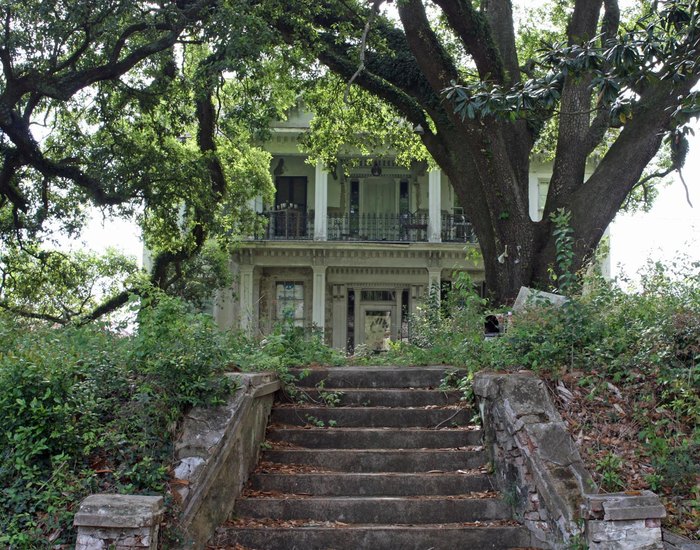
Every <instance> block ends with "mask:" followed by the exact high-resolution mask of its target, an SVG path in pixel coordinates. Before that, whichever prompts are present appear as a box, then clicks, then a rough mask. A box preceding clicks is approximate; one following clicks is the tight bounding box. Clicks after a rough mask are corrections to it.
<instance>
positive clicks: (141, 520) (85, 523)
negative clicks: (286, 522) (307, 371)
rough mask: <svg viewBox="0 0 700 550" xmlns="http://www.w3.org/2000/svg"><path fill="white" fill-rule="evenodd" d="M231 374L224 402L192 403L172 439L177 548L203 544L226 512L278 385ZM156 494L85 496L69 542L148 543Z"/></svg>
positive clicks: (254, 454) (156, 518) (84, 545)
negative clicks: (232, 389)
mask: <svg viewBox="0 0 700 550" xmlns="http://www.w3.org/2000/svg"><path fill="white" fill-rule="evenodd" d="M231 376H234V377H235V378H236V379H237V381H238V384H239V386H240V389H239V390H237V391H236V393H235V394H234V395H233V396H232V397H231V399H230V400H229V401H228V403H227V404H226V405H222V406H220V407H210V408H204V407H201V408H195V409H193V410H192V411H191V412H190V414H188V415H187V416H186V417H185V419H184V422H183V430H182V435H181V437H180V439H179V441H178V442H177V444H176V461H175V465H174V466H175V471H174V477H175V480H174V483H173V485H174V486H175V487H177V489H176V493H177V494H176V498H179V500H180V503H181V506H182V510H183V512H182V514H181V516H180V522H179V524H178V525H176V528H177V529H179V531H180V532H181V533H182V537H183V538H182V548H203V547H204V545H205V543H206V541H207V540H208V539H209V537H210V536H211V535H212V533H213V532H214V529H215V528H216V527H217V526H218V525H219V524H220V523H222V522H223V521H224V520H225V519H226V517H227V516H228V514H229V513H230V512H231V510H232V508H233V505H234V502H235V499H236V497H237V496H238V495H239V494H240V492H241V489H242V487H243V484H244V483H245V481H246V480H247V479H248V475H249V473H250V471H251V470H252V469H253V468H254V467H255V464H256V463H257V460H258V455H259V452H260V444H261V443H262V441H263V440H264V438H265V428H266V426H267V421H268V418H269V416H270V410H271V408H272V401H273V394H274V392H275V391H277V390H278V389H279V388H280V382H279V380H278V379H277V376H276V375H275V374H271V373H255V374H236V375H231ZM153 499H157V502H156V501H154V500H153ZM162 500H163V499H162V497H150V496H140V495H127V496H125V495H91V496H90V497H87V498H86V499H85V500H84V501H83V502H82V503H81V504H80V509H79V511H78V513H77V514H76V519H75V522H74V524H75V526H76V528H77V529H78V545H77V546H76V548H78V550H103V549H105V550H106V549H107V548H116V549H117V550H127V549H137V548H148V549H151V548H153V549H155V548H156V545H157V538H158V537H157V535H158V525H159V523H160V518H161V516H162V513H163V510H162Z"/></svg>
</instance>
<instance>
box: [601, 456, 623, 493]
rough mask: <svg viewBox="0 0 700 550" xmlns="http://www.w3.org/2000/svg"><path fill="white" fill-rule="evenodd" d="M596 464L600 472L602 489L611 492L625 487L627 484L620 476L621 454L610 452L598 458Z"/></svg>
mask: <svg viewBox="0 0 700 550" xmlns="http://www.w3.org/2000/svg"><path fill="white" fill-rule="evenodd" d="M596 466H597V469H598V472H599V473H600V480H601V489H603V490H604V491H607V492H609V493H614V492H616V491H620V490H622V489H624V487H625V484H624V481H623V480H622V477H621V476H620V473H621V472H622V460H621V459H620V457H619V456H617V455H615V454H613V453H611V452H608V453H607V454H606V455H605V456H603V457H602V458H601V459H599V460H598V462H597V464H596Z"/></svg>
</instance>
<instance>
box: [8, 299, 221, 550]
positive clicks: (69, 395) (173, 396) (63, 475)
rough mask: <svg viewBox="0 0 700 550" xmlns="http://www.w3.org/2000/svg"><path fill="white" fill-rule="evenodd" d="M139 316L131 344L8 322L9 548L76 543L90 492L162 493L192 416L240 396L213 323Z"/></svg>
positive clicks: (173, 315)
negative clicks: (79, 513)
mask: <svg viewBox="0 0 700 550" xmlns="http://www.w3.org/2000/svg"><path fill="white" fill-rule="evenodd" d="M142 305H143V306H146V307H143V308H142V309H141V310H140V314H139V329H138V331H137V332H136V333H135V334H134V335H132V336H120V335H117V334H114V333H112V332H109V331H108V330H106V329H105V328H104V327H102V326H100V325H90V326H83V327H66V328H55V327H50V326H44V325H38V324H27V323H22V322H19V321H17V320H14V319H11V318H8V317H6V316H0V387H1V388H2V392H1V393H0V422H1V423H2V431H0V487H2V489H0V500H1V502H0V545H3V546H8V547H14V548H27V547H31V548H41V547H46V548H50V547H53V546H55V545H57V544H70V543H71V542H72V541H73V535H72V531H71V529H70V525H71V521H72V515H73V512H74V510H73V508H74V506H75V504H76V503H77V502H79V501H80V499H81V498H82V497H83V496H85V495H86V494H88V493H90V492H94V491H102V492H127V493H131V492H143V493H154V492H155V493H159V492H162V491H163V489H164V486H165V483H166V482H167V480H168V467H169V462H170V460H171V457H172V441H173V437H174V435H175V433H176V431H177V425H178V421H179V419H180V418H181V416H182V414H183V412H184V411H186V410H187V409H188V408H189V407H191V406H194V405H205V404H214V403H218V402H221V400H222V399H223V398H224V397H225V396H226V395H227V394H229V393H230V392H231V391H232V384H231V383H230V382H229V381H228V379H227V378H226V377H223V376H221V375H220V372H221V371H222V370H223V368H224V367H225V366H226V359H227V357H228V355H229V349H228V347H227V346H228V341H227V340H226V339H225V338H224V336H223V335H221V334H220V333H219V332H218V331H217V330H216V329H215V327H214V324H213V321H212V320H211V318H210V317H208V316H205V315H201V314H197V313H194V312H193V311H191V310H190V309H189V306H187V305H186V304H185V303H184V302H182V301H180V300H178V299H175V298H172V297H168V296H163V295H159V294H155V295H152V296H151V297H149V298H147V299H146V302H145V303H143V304H142Z"/></svg>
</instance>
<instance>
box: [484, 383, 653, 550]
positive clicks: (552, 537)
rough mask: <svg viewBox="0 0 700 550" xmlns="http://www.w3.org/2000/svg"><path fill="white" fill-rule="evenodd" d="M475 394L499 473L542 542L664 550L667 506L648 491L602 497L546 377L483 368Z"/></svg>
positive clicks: (593, 549) (597, 549)
mask: <svg viewBox="0 0 700 550" xmlns="http://www.w3.org/2000/svg"><path fill="white" fill-rule="evenodd" d="M474 393H475V394H476V396H477V398H478V399H479V409H480V412H481V416H482V420H483V423H484V444H485V445H486V448H487V449H488V451H489V453H490V456H491V463H492V465H493V469H494V474H495V477H496V479H497V481H498V484H499V485H500V487H499V488H500V490H501V491H502V492H503V493H504V495H505V498H506V499H507V500H508V501H509V502H510V503H511V504H512V506H513V509H514V513H515V516H516V518H517V519H520V520H521V521H523V523H524V524H525V525H526V526H527V527H528V528H529V529H530V531H531V532H532V533H533V535H534V536H535V537H536V538H537V540H539V541H540V542H541V543H542V544H543V545H544V546H546V547H550V548H554V549H559V548H561V549H564V548H570V547H572V546H573V545H574V544H575V543H581V544H587V545H588V547H589V548H590V550H652V549H659V550H660V549H661V548H662V541H661V528H660V527H661V526H660V521H661V518H662V517H663V516H664V515H665V510H664V508H663V506H662V505H661V503H660V501H659V499H658V497H657V496H656V495H654V493H652V492H650V491H641V492H640V491H635V492H628V493H616V494H607V495H599V494H597V488H596V486H595V484H594V483H593V480H592V478H591V476H590V474H589V473H588V471H587V470H586V468H585V467H584V464H583V461H582V460H581V456H580V454H579V452H578V449H577V448H576V445H575V443H574V442H573V440H572V439H571V437H570V436H569V434H568V431H567V428H566V424H565V423H564V422H563V420H562V418H561V416H560V415H559V413H558V412H557V410H556V409H555V407H554V405H553V404H552V401H551V399H550V398H549V395H548V393H547V388H546V386H545V385H544V383H543V382H542V381H541V380H539V379H538V378H537V377H535V376H534V375H533V374H532V373H529V372H527V373H518V374H497V373H489V372H480V373H478V374H476V376H475V377H474Z"/></svg>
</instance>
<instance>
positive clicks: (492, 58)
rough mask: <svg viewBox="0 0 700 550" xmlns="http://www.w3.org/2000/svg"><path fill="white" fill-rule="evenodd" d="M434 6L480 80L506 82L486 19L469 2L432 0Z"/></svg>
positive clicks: (501, 62)
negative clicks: (460, 44)
mask: <svg viewBox="0 0 700 550" xmlns="http://www.w3.org/2000/svg"><path fill="white" fill-rule="evenodd" d="M435 3H436V4H437V5H438V6H440V7H441V8H442V11H443V12H444V13H445V16H446V17H447V22H448V23H449V25H450V27H452V29H453V30H454V31H455V33H457V36H458V37H459V39H460V40H461V42H462V44H463V45H464V48H465V50H466V52H467V53H468V54H470V55H471V56H472V58H473V59H474V63H475V64H476V68H477V70H478V71H479V76H480V77H481V80H484V81H495V82H498V83H501V84H503V83H504V82H505V81H506V78H505V69H504V66H503V61H502V58H501V54H500V52H499V51H498V48H497V46H496V44H495V42H494V38H493V35H492V33H491V31H490V27H489V23H488V21H487V20H486V18H485V16H484V15H483V14H481V13H479V12H478V11H476V9H474V6H472V3H471V0H435Z"/></svg>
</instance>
